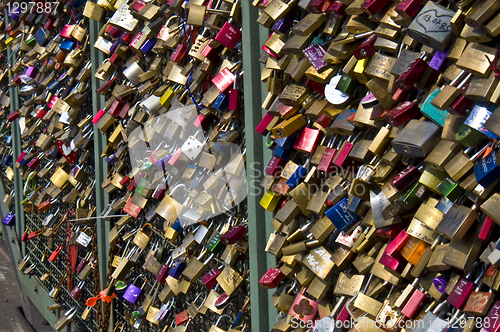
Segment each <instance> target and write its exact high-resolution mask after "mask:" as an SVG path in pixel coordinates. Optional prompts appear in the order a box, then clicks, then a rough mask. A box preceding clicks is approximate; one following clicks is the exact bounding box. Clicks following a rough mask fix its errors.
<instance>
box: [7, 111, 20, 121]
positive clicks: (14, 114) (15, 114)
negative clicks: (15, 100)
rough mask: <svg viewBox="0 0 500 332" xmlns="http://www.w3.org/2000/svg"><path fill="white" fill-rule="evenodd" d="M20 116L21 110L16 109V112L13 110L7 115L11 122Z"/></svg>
mask: <svg viewBox="0 0 500 332" xmlns="http://www.w3.org/2000/svg"><path fill="white" fill-rule="evenodd" d="M18 117H19V111H18V110H15V111H14V112H12V113H10V114H9V115H7V120H9V121H10V122H12V121H14V120H15V119H17V118H18Z"/></svg>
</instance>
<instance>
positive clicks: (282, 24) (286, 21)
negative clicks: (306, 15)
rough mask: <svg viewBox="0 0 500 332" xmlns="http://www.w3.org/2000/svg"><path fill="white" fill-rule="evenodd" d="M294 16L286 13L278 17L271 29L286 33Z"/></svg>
mask: <svg viewBox="0 0 500 332" xmlns="http://www.w3.org/2000/svg"><path fill="white" fill-rule="evenodd" d="M294 17H295V16H294V15H288V16H285V17H282V18H280V19H279V20H277V21H276V22H274V23H273V26H272V27H271V30H272V31H273V32H279V33H282V34H285V33H287V32H288V31H289V30H290V28H291V27H292V24H293V19H294Z"/></svg>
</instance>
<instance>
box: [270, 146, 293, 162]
mask: <svg viewBox="0 0 500 332" xmlns="http://www.w3.org/2000/svg"><path fill="white" fill-rule="evenodd" d="M292 151H293V149H288V150H286V149H284V148H283V147H282V146H279V145H277V146H276V147H275V148H274V150H273V156H275V157H278V158H280V159H283V160H289V159H290V156H291V154H292Z"/></svg>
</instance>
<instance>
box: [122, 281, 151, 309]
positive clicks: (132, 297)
mask: <svg viewBox="0 0 500 332" xmlns="http://www.w3.org/2000/svg"><path fill="white" fill-rule="evenodd" d="M140 277H143V278H144V276H143V275H142V274H140V275H138V276H137V277H135V278H134V279H133V280H132V282H131V283H130V284H129V285H128V287H127V289H126V290H125V293H123V296H122V297H123V298H124V299H125V300H127V301H128V302H130V303H132V304H134V303H135V302H137V299H138V298H139V296H140V295H141V293H142V291H143V288H144V286H145V285H146V281H145V280H144V283H143V284H142V286H141V288H139V287H137V286H135V285H134V283H135V282H136V281H137V279H139V278H140Z"/></svg>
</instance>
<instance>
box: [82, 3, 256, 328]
mask: <svg viewBox="0 0 500 332" xmlns="http://www.w3.org/2000/svg"><path fill="white" fill-rule="evenodd" d="M83 15H84V16H85V17H88V18H89V19H91V20H94V21H102V22H104V23H105V24H104V25H103V28H102V29H101V31H100V34H99V37H98V38H97V41H96V42H95V44H94V47H95V48H96V49H97V50H98V51H100V53H102V54H103V56H104V58H105V60H104V61H103V62H102V63H101V64H100V65H99V66H98V68H96V74H95V77H96V78H97V79H98V80H99V87H98V88H97V90H96V92H97V93H98V94H100V95H102V96H104V98H105V100H106V101H105V103H104V104H103V105H102V108H101V109H100V110H99V111H98V112H97V114H96V115H95V116H94V117H93V119H92V122H93V123H94V124H96V127H97V128H98V129H99V131H100V134H99V135H102V138H103V140H105V141H106V147H105V148H104V150H103V151H102V154H101V158H102V161H101V162H102V163H103V164H106V165H107V169H108V174H107V176H106V177H105V178H104V179H103V181H102V183H101V184H100V187H101V188H102V189H103V190H105V191H106V192H107V193H108V194H109V197H110V204H109V205H108V206H107V207H106V208H105V210H104V211H102V213H101V215H100V218H103V219H109V220H111V230H110V232H109V235H108V240H109V242H110V244H111V247H112V249H111V250H110V253H109V254H110V256H109V259H110V260H109V268H110V273H109V274H108V279H107V281H106V284H107V286H106V288H105V289H104V290H102V291H101V292H100V293H99V294H98V295H97V297H96V299H98V300H99V301H101V300H102V301H103V302H109V301H111V300H112V299H115V300H114V301H115V306H116V309H115V310H114V314H115V321H116V322H118V323H120V324H122V325H121V327H122V328H126V329H142V328H143V327H145V326H149V328H151V329H156V328H159V329H162V330H164V331H185V330H188V329H189V330H190V331H207V330H210V331H221V330H222V329H221V328H222V327H223V326H227V327H229V328H232V331H236V330H241V329H242V328H243V327H245V328H249V327H250V325H249V319H248V318H246V315H247V313H248V311H249V298H248V296H247V294H248V293H249V292H248V286H247V283H246V277H247V275H248V239H247V235H246V234H247V229H246V209H245V207H244V206H243V205H241V204H240V203H241V202H242V201H243V200H244V190H243V189H245V190H246V179H245V173H244V162H245V159H244V136H243V135H242V132H243V128H244V127H243V125H244V123H243V122H242V119H243V118H242V108H241V103H242V91H241V86H240V84H241V83H240V82H241V80H242V76H241V75H242V71H241V41H240V39H241V23H240V22H239V20H240V18H239V16H240V15H239V4H238V3H237V2H234V3H233V2H224V1H221V2H218V3H210V4H206V3H205V2H195V1H190V2H183V1H168V2H166V3H164V2H144V1H130V2H125V1H116V2H113V3H112V2H107V1H99V2H98V3H97V4H94V3H91V2H87V3H86V4H85V8H84V10H83ZM99 298H100V299H99ZM225 317H226V319H224V318H225Z"/></svg>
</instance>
